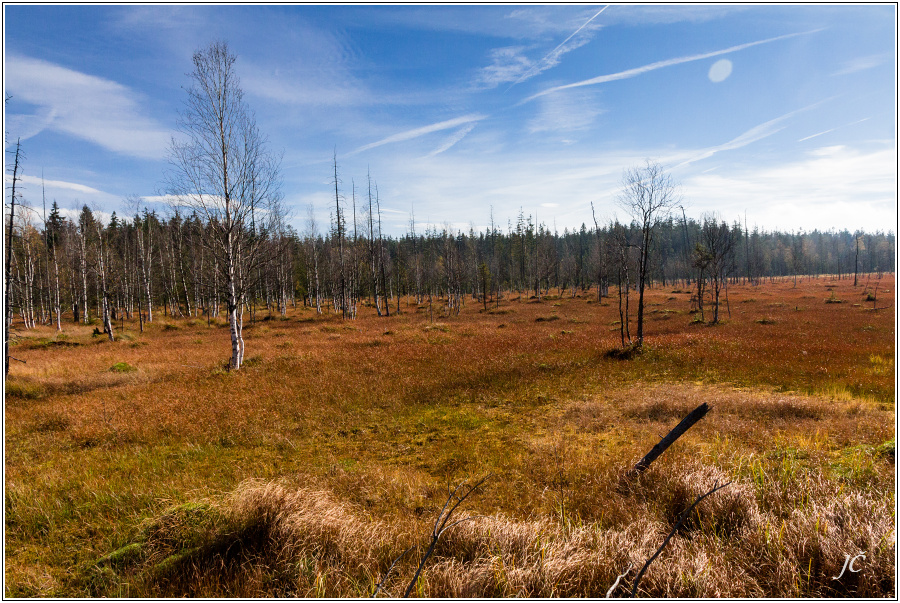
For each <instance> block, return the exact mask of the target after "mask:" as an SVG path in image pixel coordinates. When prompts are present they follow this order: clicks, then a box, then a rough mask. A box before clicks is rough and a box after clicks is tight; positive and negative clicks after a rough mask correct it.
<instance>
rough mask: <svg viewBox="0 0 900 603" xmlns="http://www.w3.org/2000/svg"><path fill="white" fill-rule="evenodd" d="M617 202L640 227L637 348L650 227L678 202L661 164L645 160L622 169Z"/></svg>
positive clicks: (641, 335) (641, 337) (641, 339)
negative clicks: (639, 165) (620, 188)
mask: <svg viewBox="0 0 900 603" xmlns="http://www.w3.org/2000/svg"><path fill="white" fill-rule="evenodd" d="M618 203H619V206H620V207H622V209H624V210H625V211H626V212H628V214H629V215H630V216H631V218H632V219H633V220H634V221H635V222H636V223H637V226H638V228H640V242H639V243H638V245H637V248H638V252H639V261H638V274H637V277H638V282H637V284H638V308H637V336H636V338H635V341H634V345H635V347H637V348H640V347H641V346H642V345H643V343H644V289H645V288H646V286H647V280H648V277H649V275H650V246H651V245H652V243H653V231H654V230H655V229H656V227H657V226H658V225H659V224H660V223H661V222H663V221H664V220H666V219H667V218H668V216H669V213H671V211H672V209H673V208H674V207H676V206H677V205H678V192H677V187H676V186H675V184H674V183H673V182H672V179H671V177H669V175H668V174H666V173H665V171H664V170H663V168H662V166H661V165H659V164H658V163H653V162H652V161H650V160H647V162H646V163H645V164H644V166H643V167H636V168H632V169H628V170H625V174H624V175H623V177H622V192H621V193H620V195H619V198H618Z"/></svg>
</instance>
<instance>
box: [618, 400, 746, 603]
mask: <svg viewBox="0 0 900 603" xmlns="http://www.w3.org/2000/svg"><path fill="white" fill-rule="evenodd" d="M694 412H696V411H694ZM692 414H693V413H692ZM688 416H690V415H688ZM682 422H683V421H682ZM730 484H731V482H728V483H727V484H722V485H721V486H720V485H719V482H716V483H715V484H713V488H712V490H710V491H709V492H707V493H706V494H701V495H700V496H698V497H697V500H695V501H694V504H692V505H691V506H690V507H688V508H687V509H685V510H684V512H683V513H682V514H681V516H680V517H679V518H678V521H677V522H676V523H675V527H674V528H672V531H671V532H669V535H668V536H666V539H665V540H664V541H663V543H662V544H661V545H660V546H659V548H658V549H656V552H655V553H653V556H652V557H650V558H649V559H647V562H646V563H645V564H644V567H642V568H641V571H640V572H638V575H637V577H636V578H635V579H634V586H632V587H631V598H632V599H633V598H634V597H635V596H636V595H637V590H638V586H640V584H641V578H643V577H644V572H646V571H647V568H648V567H650V564H651V563H653V561H654V559H656V558H657V557H659V554H660V553H662V552H663V549H664V548H666V545H667V544H669V540H671V539H672V536H674V535H675V533H676V532H677V531H678V529H679V528H680V527H681V524H683V523H684V520H685V519H687V517H688V515H690V514H691V511H693V510H694V507H696V506H697V505H699V504H700V501H701V500H703V499H704V498H706V497H707V496H709V495H710V494H715V493H716V492H718V491H719V490H721V489H722V488H724V487H725V486H728V485H730Z"/></svg>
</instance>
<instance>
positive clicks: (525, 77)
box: [506, 4, 609, 92]
mask: <svg viewBox="0 0 900 603" xmlns="http://www.w3.org/2000/svg"><path fill="white" fill-rule="evenodd" d="M607 8H609V4H607V5H606V6H604V7H603V8H601V9H600V10H598V11H597V13H596V14H595V15H594V16H593V17H591V18H590V19H588V20H587V21H585V22H584V24H582V26H581V27H579V28H578V29H576V30H575V33H573V34H572V35H570V36H569V37H568V38H566V39H565V40H563V41H562V43H561V44H560V45H559V46H557V47H556V48H554V49H553V50H551V51H550V52H548V53H547V54H546V56H544V58H542V59H541V60H540V61H538V62H537V63H535V65H534V66H533V67H532V68H531V69H529V70H528V71H526V72H525V73H524V74H523V75H521V76H520V77H519V79H517V80H516V81H514V82H513V83H512V84H510V85H509V88H507V89H506V92H509V89H510V88H512V87H513V86H515V85H516V84H518V83H519V82H522V81H524V80H525V79H527V78H528V76H530V75H531V72H532V71H534V70H535V69H537V68H538V67H540V66H541V65H543V64H544V61H546V60H547V57H549V56H552V55H553V54H555V53H556V51H558V50H559V49H560V48H562V47H563V46H565V44H566V42H568V41H569V40H571V39H572V38H574V37H575V36H576V35H577V34H578V32H579V31H581V30H582V29H584V28H585V27H587V25H588V23H590V22H591V21H593V20H594V19H596V18H597V16H598V15H599V14H600V13H602V12H603V11H605V10H606V9H607Z"/></svg>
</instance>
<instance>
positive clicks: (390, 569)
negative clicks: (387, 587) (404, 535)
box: [372, 545, 416, 599]
mask: <svg viewBox="0 0 900 603" xmlns="http://www.w3.org/2000/svg"><path fill="white" fill-rule="evenodd" d="M414 548H416V545H412V546H411V547H409V548H408V549H406V550H405V551H403V553H402V554H401V555H400V556H399V557H397V558H396V559H394V562H393V563H392V564H391V567H389V568H388V571H386V572H384V576H383V577H382V578H381V582H379V583H378V584H376V585H375V592H373V593H372V598H373V599H374V598H375V597H377V596H378V591H380V590H381V587H382V586H383V585H384V583H385V582H387V579H388V576H390V575H391V572H392V571H394V566H395V565H397V562H399V561H400V560H401V559H403V558H404V557H406V554H407V553H408V552H410V551H411V550H413V549H414Z"/></svg>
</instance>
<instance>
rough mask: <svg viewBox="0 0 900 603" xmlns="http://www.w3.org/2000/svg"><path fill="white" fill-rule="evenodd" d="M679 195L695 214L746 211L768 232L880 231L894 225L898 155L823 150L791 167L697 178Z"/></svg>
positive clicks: (685, 184)
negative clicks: (783, 230)
mask: <svg viewBox="0 0 900 603" xmlns="http://www.w3.org/2000/svg"><path fill="white" fill-rule="evenodd" d="M681 190H682V193H683V195H684V197H685V199H689V200H690V201H691V207H692V209H693V211H694V212H704V211H718V212H719V213H720V214H722V215H723V216H726V217H727V218H731V217H733V216H738V215H742V214H743V212H744V210H747V209H749V210H750V222H751V223H753V222H757V223H758V224H760V225H761V226H765V227H768V228H781V229H791V228H798V227H802V228H804V229H807V230H810V229H813V228H819V229H829V228H848V229H850V230H854V229H856V228H865V229H868V230H876V229H884V228H886V227H890V225H892V224H896V221H897V206H896V198H897V154H896V152H895V150H894V149H893V146H891V148H882V149H876V150H871V151H863V150H859V149H855V148H852V147H848V146H840V145H835V146H828V147H821V148H817V149H814V150H812V151H810V152H808V153H806V154H805V155H803V156H801V157H800V158H798V160H797V161H793V162H789V163H778V164H776V165H771V166H766V167H763V166H754V167H752V168H747V169H742V170H730V171H729V172H727V173H718V174H698V175H696V176H693V177H689V178H688V179H686V180H685V181H684V182H683V183H682V186H681Z"/></svg>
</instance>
